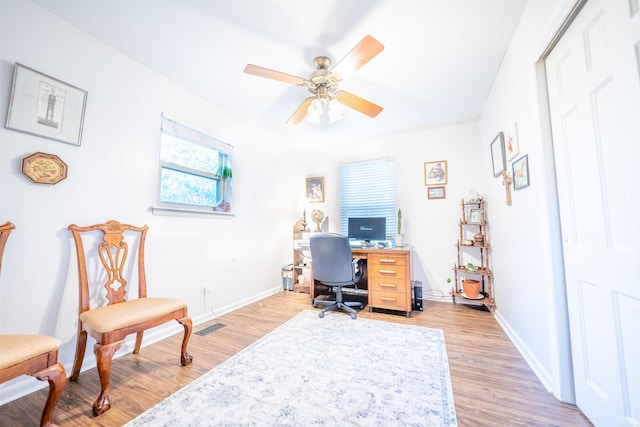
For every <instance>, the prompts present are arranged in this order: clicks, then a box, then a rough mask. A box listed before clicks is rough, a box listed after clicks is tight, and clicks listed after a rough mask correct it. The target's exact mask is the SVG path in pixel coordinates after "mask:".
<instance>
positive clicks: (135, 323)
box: [68, 220, 193, 415]
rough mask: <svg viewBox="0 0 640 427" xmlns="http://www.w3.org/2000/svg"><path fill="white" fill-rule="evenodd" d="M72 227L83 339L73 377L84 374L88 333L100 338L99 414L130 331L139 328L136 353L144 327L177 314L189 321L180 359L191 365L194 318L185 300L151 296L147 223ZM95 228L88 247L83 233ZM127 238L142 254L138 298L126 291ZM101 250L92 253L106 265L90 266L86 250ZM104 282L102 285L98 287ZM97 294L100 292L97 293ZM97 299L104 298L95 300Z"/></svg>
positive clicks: (108, 401) (106, 403)
mask: <svg viewBox="0 0 640 427" xmlns="http://www.w3.org/2000/svg"><path fill="white" fill-rule="evenodd" d="M68 228H69V230H70V231H71V233H72V234H73V239H74V241H75V245H76V252H77V258H78V279H79V285H80V314H79V320H78V342H77V347H76V355H75V360H74V364H73V371H72V373H71V377H70V379H71V380H76V379H77V378H78V376H79V375H80V368H81V367H82V362H83V360H84V353H85V348H86V346H87V334H89V335H91V337H93V338H94V339H95V340H96V341H97V342H96V345H95V346H94V353H95V356H96V365H97V368H98V374H99V376H100V386H101V391H100V395H99V396H98V399H97V400H96V401H95V402H94V404H93V413H94V414H95V415H99V414H101V413H103V412H105V411H107V410H108V409H109V408H110V407H111V396H110V384H109V377H110V371H111V360H112V359H113V356H114V354H115V353H116V351H118V349H120V347H121V346H122V344H123V342H124V339H125V337H126V336H127V335H130V334H133V333H135V334H136V342H135V346H134V349H133V353H134V354H137V353H138V352H139V351H140V346H141V344H142V335H143V332H144V331H145V330H147V329H150V328H152V327H155V326H158V325H161V324H163V323H166V322H169V321H171V320H177V321H178V323H180V324H181V325H182V326H183V327H184V337H183V339H182V348H181V352H180V363H181V364H182V365H183V366H186V365H188V364H190V363H191V362H192V360H193V359H192V357H191V356H190V355H189V354H188V353H187V343H188V342H189V337H190V335H191V329H192V322H191V318H190V317H189V315H188V310H187V304H186V303H185V302H184V301H182V300H180V299H173V298H148V297H147V281H146V275H145V258H144V247H145V240H146V236H147V231H148V229H149V228H148V226H146V225H145V226H142V227H136V226H133V225H128V224H122V223H120V222H118V221H114V220H111V221H108V222H106V223H104V224H96V225H91V226H86V227H80V226H77V225H75V224H72V225H70V226H69V227H68ZM90 234H94V235H95V234H97V235H98V237H99V238H98V239H97V241H95V237H96V236H94V242H95V247H92V248H91V250H87V252H85V246H84V240H85V239H84V238H86V239H87V240H88V239H89V235H90ZM83 237H84V238H83ZM128 241H129V242H131V243H132V244H134V245H137V247H138V251H137V256H135V255H134V258H135V259H137V269H136V270H137V273H138V275H137V287H138V295H137V298H132V297H127V293H128V290H129V286H127V284H128V281H127V280H126V279H125V277H124V276H125V271H128V270H125V266H126V261H127V255H128V254H129V243H127V242H128ZM94 250H95V252H94ZM96 252H97V256H92V258H90V259H91V260H92V261H94V264H97V265H99V264H98V261H97V260H98V259H99V260H100V263H101V264H102V267H103V269H100V268H96V266H94V265H92V266H91V267H94V268H89V267H88V265H87V262H88V258H87V255H88V254H91V253H93V254H95V253H96ZM90 256H91V255H90ZM134 262H135V261H134ZM95 270H101V271H102V274H101V275H97V277H94V278H91V279H90V278H89V275H88V271H92V272H94V271H95ZM100 287H102V290H99V288H100ZM91 288H93V290H91ZM96 295H99V297H95V296H96ZM92 297H93V299H94V301H92ZM96 299H100V300H102V301H95V300H96Z"/></svg>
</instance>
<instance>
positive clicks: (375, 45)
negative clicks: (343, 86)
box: [331, 35, 384, 80]
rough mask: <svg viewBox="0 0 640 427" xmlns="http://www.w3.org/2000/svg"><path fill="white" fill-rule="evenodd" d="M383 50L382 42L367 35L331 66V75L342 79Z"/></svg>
mask: <svg viewBox="0 0 640 427" xmlns="http://www.w3.org/2000/svg"><path fill="white" fill-rule="evenodd" d="M383 50H384V45H383V44H382V43H380V42H379V41H378V40H376V39H374V38H373V37H371V36H368V35H367V36H365V37H364V38H363V39H362V40H361V41H360V43H358V44H357V45H356V46H355V47H354V48H353V49H351V51H350V52H349V53H347V54H346V55H345V56H344V58H342V59H341V60H340V61H339V62H338V63H337V64H336V66H335V67H333V70H331V75H332V76H333V77H334V78H335V79H337V80H344V79H346V78H347V77H349V76H350V75H351V74H353V73H354V72H355V71H356V70H358V69H360V67H362V66H363V65H364V64H366V63H367V62H369V61H371V59H373V57H374V56H376V55H377V54H379V53H380V52H382V51H383Z"/></svg>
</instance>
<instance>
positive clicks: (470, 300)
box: [451, 290, 496, 313]
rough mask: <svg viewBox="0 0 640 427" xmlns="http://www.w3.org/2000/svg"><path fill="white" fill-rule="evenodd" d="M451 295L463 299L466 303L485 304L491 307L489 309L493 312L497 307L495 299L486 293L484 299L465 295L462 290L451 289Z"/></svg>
mask: <svg viewBox="0 0 640 427" xmlns="http://www.w3.org/2000/svg"><path fill="white" fill-rule="evenodd" d="M451 297H452V298H454V299H455V298H457V299H459V300H460V301H462V302H463V303H464V304H471V305H484V306H485V307H487V308H488V309H489V311H490V312H491V313H493V312H494V310H495V308H496V304H495V301H494V300H493V298H491V297H489V296H487V295H485V296H484V298H482V299H475V298H467V297H464V296H463V295H462V291H455V290H452V291H451Z"/></svg>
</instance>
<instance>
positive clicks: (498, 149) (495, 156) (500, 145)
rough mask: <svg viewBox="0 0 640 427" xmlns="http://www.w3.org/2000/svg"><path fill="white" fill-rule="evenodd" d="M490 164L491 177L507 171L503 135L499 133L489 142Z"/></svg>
mask: <svg viewBox="0 0 640 427" xmlns="http://www.w3.org/2000/svg"><path fill="white" fill-rule="evenodd" d="M491 164H492V165H493V176H494V177H496V176H500V175H502V172H503V171H505V170H507V162H506V159H505V153H504V133H502V132H500V133H499V134H498V135H497V136H496V137H495V138H494V139H493V141H491Z"/></svg>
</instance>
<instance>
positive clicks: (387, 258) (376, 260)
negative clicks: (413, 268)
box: [368, 254, 407, 266]
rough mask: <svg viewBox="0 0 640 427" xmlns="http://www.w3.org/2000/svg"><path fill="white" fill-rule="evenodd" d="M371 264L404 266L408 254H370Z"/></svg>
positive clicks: (369, 261)
mask: <svg viewBox="0 0 640 427" xmlns="http://www.w3.org/2000/svg"><path fill="white" fill-rule="evenodd" d="M368 263H369V265H372V264H373V265H387V266H393V265H401V266H404V265H406V263H407V256H406V255H393V254H370V255H369V258H368Z"/></svg>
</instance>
